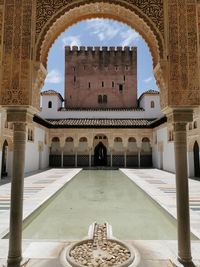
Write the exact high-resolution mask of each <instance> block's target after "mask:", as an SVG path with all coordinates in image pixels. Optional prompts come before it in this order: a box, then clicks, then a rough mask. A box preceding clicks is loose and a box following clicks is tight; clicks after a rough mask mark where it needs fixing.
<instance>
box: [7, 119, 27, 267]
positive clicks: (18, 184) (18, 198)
mask: <svg viewBox="0 0 200 267" xmlns="http://www.w3.org/2000/svg"><path fill="white" fill-rule="evenodd" d="M25 146H26V123H25V122H20V123H19V122H14V130H13V148H14V149H13V175H12V182H11V207H10V231H9V232H10V233H9V252H8V261H7V262H8V267H19V266H20V262H21V260H22V219H23V187H24V163H25Z"/></svg>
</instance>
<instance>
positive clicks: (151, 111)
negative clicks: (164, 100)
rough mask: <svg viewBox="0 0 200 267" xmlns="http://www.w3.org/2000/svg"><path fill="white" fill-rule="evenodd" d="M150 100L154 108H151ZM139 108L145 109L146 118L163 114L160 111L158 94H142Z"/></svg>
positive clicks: (158, 116)
mask: <svg viewBox="0 0 200 267" xmlns="http://www.w3.org/2000/svg"><path fill="white" fill-rule="evenodd" d="M151 101H154V104H155V106H154V108H151ZM139 105H140V108H143V109H144V110H145V115H146V118H148V117H149V118H160V117H162V116H163V115H164V114H163V113H162V112H161V107H160V96H159V95H148V94H146V95H143V96H142V98H141V99H140V103H139Z"/></svg>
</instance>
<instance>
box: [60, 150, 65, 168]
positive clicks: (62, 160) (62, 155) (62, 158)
mask: <svg viewBox="0 0 200 267" xmlns="http://www.w3.org/2000/svg"><path fill="white" fill-rule="evenodd" d="M63 162H64V148H63V147H61V164H60V165H61V168H63Z"/></svg>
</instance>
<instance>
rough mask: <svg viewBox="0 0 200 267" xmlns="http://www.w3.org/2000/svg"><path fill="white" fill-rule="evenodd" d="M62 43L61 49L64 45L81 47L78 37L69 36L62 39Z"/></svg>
mask: <svg viewBox="0 0 200 267" xmlns="http://www.w3.org/2000/svg"><path fill="white" fill-rule="evenodd" d="M62 43H63V47H65V46H66V45H69V46H81V40H80V36H78V35H70V36H66V37H63V39H62Z"/></svg>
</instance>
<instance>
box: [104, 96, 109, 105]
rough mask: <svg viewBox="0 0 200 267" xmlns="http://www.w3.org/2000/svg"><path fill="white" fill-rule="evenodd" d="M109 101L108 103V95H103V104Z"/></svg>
mask: <svg viewBox="0 0 200 267" xmlns="http://www.w3.org/2000/svg"><path fill="white" fill-rule="evenodd" d="M107 101H108V97H107V95H103V103H105V104H107Z"/></svg>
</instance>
